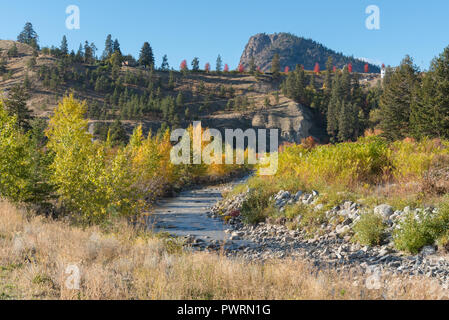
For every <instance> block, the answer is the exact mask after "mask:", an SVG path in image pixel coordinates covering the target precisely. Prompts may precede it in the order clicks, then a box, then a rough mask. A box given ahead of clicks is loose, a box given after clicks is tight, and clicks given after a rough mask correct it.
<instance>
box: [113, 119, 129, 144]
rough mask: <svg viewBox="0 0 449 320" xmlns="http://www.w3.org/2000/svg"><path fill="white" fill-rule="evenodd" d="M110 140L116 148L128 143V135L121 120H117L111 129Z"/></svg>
mask: <svg viewBox="0 0 449 320" xmlns="http://www.w3.org/2000/svg"><path fill="white" fill-rule="evenodd" d="M109 139H110V141H111V142H112V144H113V145H114V146H117V145H125V144H126V143H128V133H127V132H126V129H125V127H124V126H123V124H122V122H121V121H120V120H118V119H116V120H115V121H114V123H113V124H112V125H111V127H110V128H109Z"/></svg>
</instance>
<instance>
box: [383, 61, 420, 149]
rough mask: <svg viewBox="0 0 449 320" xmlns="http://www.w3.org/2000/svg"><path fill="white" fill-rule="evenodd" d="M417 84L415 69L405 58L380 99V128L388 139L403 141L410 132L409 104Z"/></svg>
mask: <svg viewBox="0 0 449 320" xmlns="http://www.w3.org/2000/svg"><path fill="white" fill-rule="evenodd" d="M417 83H418V77H417V68H416V66H415V65H414V64H413V60H412V59H411V58H410V57H409V56H406V57H405V58H404V60H402V62H401V65H400V66H399V67H398V68H397V69H396V71H395V72H394V73H393V74H392V75H391V79H390V80H389V81H388V82H387V83H386V85H385V88H384V93H383V94H382V96H381V98H380V108H381V113H382V120H381V123H380V126H381V128H382V130H383V131H384V135H385V137H387V138H388V139H391V140H397V139H403V138H404V137H406V136H407V134H408V133H409V132H410V112H411V104H412V100H413V94H414V91H415V89H416V86H417Z"/></svg>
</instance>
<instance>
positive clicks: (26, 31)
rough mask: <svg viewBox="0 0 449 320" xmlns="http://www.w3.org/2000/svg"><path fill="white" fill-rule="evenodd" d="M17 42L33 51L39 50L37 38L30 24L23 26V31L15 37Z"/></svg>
mask: <svg viewBox="0 0 449 320" xmlns="http://www.w3.org/2000/svg"><path fill="white" fill-rule="evenodd" d="M17 41H18V42H21V43H25V44H28V45H30V46H31V47H33V48H34V49H37V50H39V45H38V41H39V37H38V35H37V33H36V31H34V29H33V25H32V24H31V23H30V22H27V23H26V24H25V27H24V28H23V31H22V32H21V33H20V34H19V35H18V36H17Z"/></svg>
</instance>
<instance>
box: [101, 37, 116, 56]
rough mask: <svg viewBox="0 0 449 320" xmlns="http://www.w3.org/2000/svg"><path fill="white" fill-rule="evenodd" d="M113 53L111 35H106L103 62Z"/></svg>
mask: <svg viewBox="0 0 449 320" xmlns="http://www.w3.org/2000/svg"><path fill="white" fill-rule="evenodd" d="M113 53H114V42H113V41H112V35H110V34H109V35H108V36H107V38H106V41H105V44H104V51H103V55H102V58H103V60H105V59H108V58H110V57H111V55H112V54H113Z"/></svg>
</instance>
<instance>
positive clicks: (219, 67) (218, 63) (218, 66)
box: [215, 55, 223, 72]
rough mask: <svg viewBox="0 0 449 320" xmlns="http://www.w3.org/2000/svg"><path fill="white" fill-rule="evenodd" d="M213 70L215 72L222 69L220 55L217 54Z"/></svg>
mask: <svg viewBox="0 0 449 320" xmlns="http://www.w3.org/2000/svg"><path fill="white" fill-rule="evenodd" d="M215 70H216V71H217V72H221V71H222V70H223V60H222V59H221V56H220V55H218V57H217V63H216V67H215Z"/></svg>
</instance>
